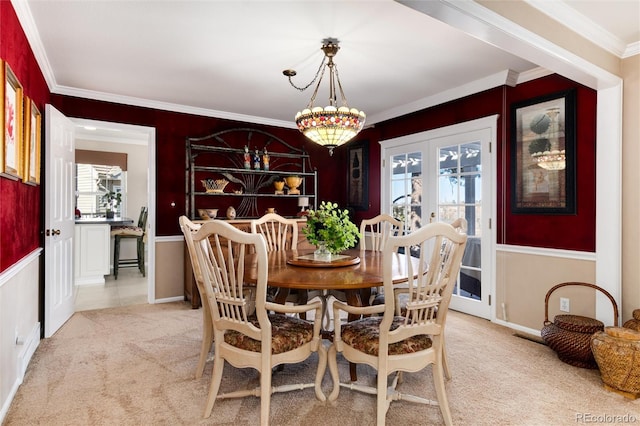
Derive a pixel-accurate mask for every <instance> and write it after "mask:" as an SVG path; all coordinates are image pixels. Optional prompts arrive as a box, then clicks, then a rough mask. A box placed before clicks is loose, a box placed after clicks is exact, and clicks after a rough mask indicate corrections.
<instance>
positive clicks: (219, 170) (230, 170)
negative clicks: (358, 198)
mask: <svg viewBox="0 0 640 426" xmlns="http://www.w3.org/2000/svg"><path fill="white" fill-rule="evenodd" d="M193 171H196V172H212V173H222V172H224V173H236V174H243V175H244V174H255V175H275V176H315V175H316V173H315V172H296V171H286V170H260V169H237V168H234V167H215V166H193Z"/></svg>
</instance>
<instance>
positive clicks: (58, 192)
mask: <svg viewBox="0 0 640 426" xmlns="http://www.w3.org/2000/svg"><path fill="white" fill-rule="evenodd" d="M45 123H46V125H45V153H46V156H45V168H46V181H45V182H46V183H45V189H44V190H45V208H44V211H45V213H44V214H45V224H44V227H45V245H44V248H45V251H44V252H45V256H44V263H45V268H44V270H45V288H44V294H45V297H44V303H45V306H44V335H45V337H51V336H52V335H53V334H54V333H55V332H56V331H57V330H58V329H59V328H60V327H61V326H62V324H64V323H65V322H66V321H67V320H68V319H69V318H70V317H71V315H73V312H74V283H73V239H74V224H75V216H74V213H75V211H74V208H73V207H74V193H73V165H74V162H75V142H74V125H73V123H72V122H71V120H69V119H68V118H67V117H65V116H64V115H63V114H62V113H60V111H58V110H57V109H55V108H54V107H52V106H51V105H46V106H45Z"/></svg>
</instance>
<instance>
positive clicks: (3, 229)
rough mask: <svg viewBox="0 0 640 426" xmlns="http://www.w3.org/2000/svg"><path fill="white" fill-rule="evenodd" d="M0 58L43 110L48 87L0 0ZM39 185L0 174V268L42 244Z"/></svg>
mask: <svg viewBox="0 0 640 426" xmlns="http://www.w3.org/2000/svg"><path fill="white" fill-rule="evenodd" d="M0 22H1V24H0V57H1V58H2V59H3V60H4V61H6V63H8V64H9V66H10V67H11V70H12V71H13V73H14V74H15V75H16V78H17V79H18V81H20V84H21V85H22V87H23V92H24V95H25V96H28V97H29V98H30V99H33V101H34V102H35V103H36V105H37V106H38V109H40V111H41V112H44V105H45V104H46V103H47V102H49V89H48V87H47V84H46V82H45V79H44V77H43V75H42V72H41V71H40V67H39V66H38V64H37V62H36V59H35V56H34V55H33V52H32V51H31V48H30V46H29V43H28V41H27V38H26V36H25V34H24V32H23V31H22V27H21V26H20V22H19V21H18V18H17V16H16V14H15V11H14V10H13V6H11V2H9V1H0ZM41 189H42V188H41V186H32V185H27V184H25V183H22V182H21V181H16V180H12V179H9V178H6V177H1V176H0V271H4V270H6V269H7V268H9V267H10V266H11V265H13V264H14V263H16V262H17V261H19V260H20V259H22V258H23V257H24V256H26V255H27V254H29V253H30V252H32V251H33V250H35V249H37V248H38V247H40V246H41V244H42V235H41V232H40V230H41V229H42V206H41Z"/></svg>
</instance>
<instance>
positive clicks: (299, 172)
mask: <svg viewBox="0 0 640 426" xmlns="http://www.w3.org/2000/svg"><path fill="white" fill-rule="evenodd" d="M245 146H246V147H248V150H249V154H250V155H251V161H250V167H251V168H245V165H244V164H245V161H244V155H245V149H244V147H245ZM256 150H257V151H258V155H259V165H260V168H259V169H257V168H254V166H255V162H254V155H255V154H256ZM265 150H267V151H268V155H269V168H268V170H265V169H264V168H265V167H264V161H263V155H264V153H265ZM186 154H187V155H186V177H185V193H186V214H187V216H188V217H190V218H192V219H198V215H197V211H198V209H199V208H210V207H211V206H209V205H206V204H205V201H202V199H203V198H208V197H216V198H217V197H226V198H225V199H226V200H237V201H238V204H237V206H234V208H235V209H236V216H237V217H238V218H251V217H259V216H261V213H259V211H258V199H262V198H265V197H268V198H275V199H277V201H278V202H289V201H290V202H295V206H296V207H297V205H298V203H297V200H298V198H300V197H308V198H309V200H310V201H311V202H310V204H311V206H310V207H313V208H314V209H315V208H317V197H316V194H317V193H318V172H317V171H316V170H315V169H312V167H311V162H310V158H309V154H307V153H306V152H305V151H304V150H302V149H299V148H295V147H293V146H291V145H290V144H288V143H286V142H285V141H283V140H282V139H280V138H278V137H277V136H275V135H272V134H270V133H268V132H265V131H263V130H260V129H252V128H245V127H243V128H234V129H228V130H223V131H220V132H216V133H213V134H211V135H208V136H204V137H200V138H187V140H186ZM287 176H299V177H301V178H303V180H302V184H301V185H300V187H298V190H299V191H300V193H299V194H295V195H294V194H289V193H288V191H287V189H286V187H285V192H284V194H276V193H275V189H274V186H273V182H274V181H276V180H277V179H278V178H279V177H280V178H286V177H287ZM206 179H226V180H228V181H229V185H227V186H226V187H225V189H224V191H225V192H207V191H206V190H205V188H204V186H203V185H202V184H201V181H202V180H206ZM310 181H311V182H310ZM224 216H225V211H224V210H223V209H220V210H219V211H218V217H224Z"/></svg>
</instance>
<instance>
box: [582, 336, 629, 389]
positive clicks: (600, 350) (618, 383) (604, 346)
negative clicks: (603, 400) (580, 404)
mask: <svg viewBox="0 0 640 426" xmlns="http://www.w3.org/2000/svg"><path fill="white" fill-rule="evenodd" d="M591 349H592V350H593V355H594V356H595V359H596V362H597V363H598V367H599V368H600V374H601V376H602V381H603V382H604V387H605V388H606V389H607V390H610V391H613V392H617V393H619V394H621V395H624V396H625V397H627V398H629V399H636V398H638V397H639V396H640V331H635V330H633V329H629V328H621V327H606V328H605V330H604V331H600V332H598V333H595V334H594V335H593V336H592V337H591Z"/></svg>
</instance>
